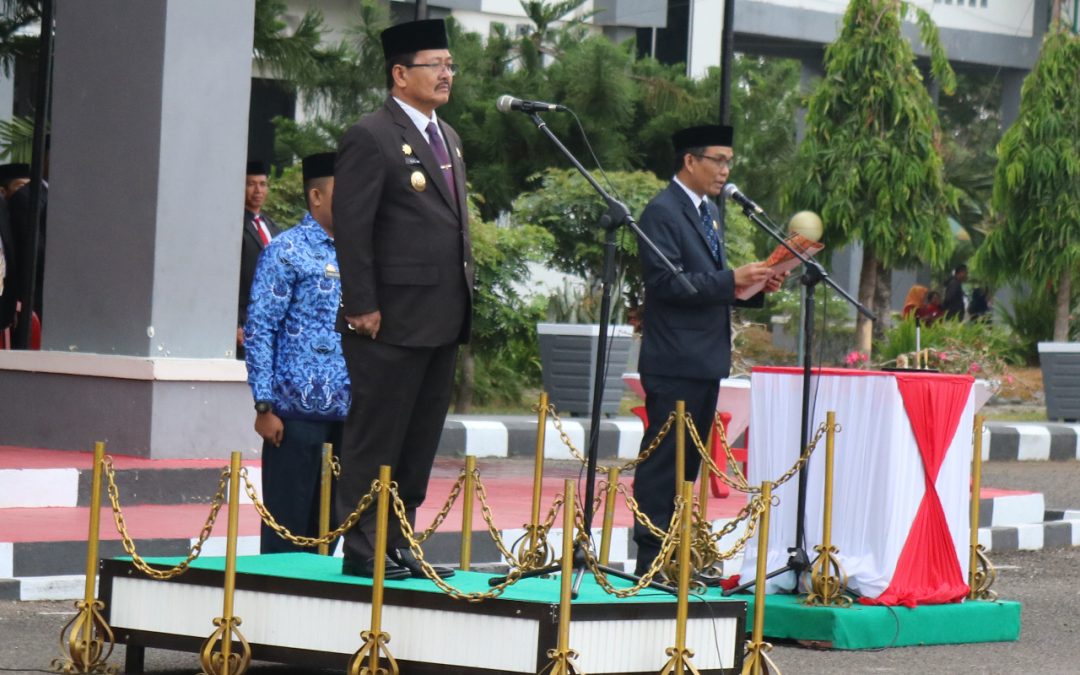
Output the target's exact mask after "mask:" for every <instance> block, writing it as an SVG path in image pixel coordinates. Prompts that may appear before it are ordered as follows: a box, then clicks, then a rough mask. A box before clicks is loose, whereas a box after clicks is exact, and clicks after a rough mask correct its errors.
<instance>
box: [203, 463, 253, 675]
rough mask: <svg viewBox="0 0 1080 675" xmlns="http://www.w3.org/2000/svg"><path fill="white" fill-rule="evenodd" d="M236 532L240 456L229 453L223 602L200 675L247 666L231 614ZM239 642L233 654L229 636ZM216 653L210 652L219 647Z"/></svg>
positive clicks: (247, 654)
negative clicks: (227, 524)
mask: <svg viewBox="0 0 1080 675" xmlns="http://www.w3.org/2000/svg"><path fill="white" fill-rule="evenodd" d="M239 529H240V453H239V452H233V453H232V458H231V462H230V465H229V534H228V538H227V539H226V544H225V600H224V602H223V605H222V610H221V616H219V617H216V618H215V619H214V625H215V626H217V629H216V630H215V631H214V632H213V633H211V634H210V637H208V638H207V639H206V642H204V643H203V647H202V650H201V651H200V652H199V661H200V662H201V663H202V668H203V669H202V672H200V673H199V675H242V674H243V673H244V672H245V671H247V668H248V666H249V665H250V664H251V645H249V644H248V641H247V639H245V638H244V635H243V633H241V632H240V629H239V626H240V623H241V621H240V617H238V616H235V615H234V614H233V596H234V594H235V593H236V536H237V533H238V532H239ZM234 636H235V638H236V639H237V640H238V641H239V643H240V653H238V654H237V653H234V652H233V650H232V647H233V637H234ZM219 645H220V649H219V651H214V647H215V646H219Z"/></svg>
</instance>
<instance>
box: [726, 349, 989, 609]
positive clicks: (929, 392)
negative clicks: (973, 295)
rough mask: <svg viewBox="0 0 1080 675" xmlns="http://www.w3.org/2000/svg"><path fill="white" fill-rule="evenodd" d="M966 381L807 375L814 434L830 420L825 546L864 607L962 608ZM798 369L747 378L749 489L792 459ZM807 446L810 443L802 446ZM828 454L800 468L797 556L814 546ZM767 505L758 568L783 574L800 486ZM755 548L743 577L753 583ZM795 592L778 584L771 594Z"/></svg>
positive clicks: (968, 419) (787, 578)
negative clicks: (801, 541) (802, 505)
mask: <svg viewBox="0 0 1080 675" xmlns="http://www.w3.org/2000/svg"><path fill="white" fill-rule="evenodd" d="M973 382H974V379H973V378H971V377H968V376H964V375H943V374H936V373H907V372H905V373H886V372H877V371H860V370H847V369H816V370H815V371H814V377H813V379H812V381H811V387H810V393H811V420H812V422H811V430H812V431H813V430H816V429H817V427H818V425H820V424H821V422H823V421H824V420H825V415H826V413H827V412H828V411H830V410H832V411H835V412H836V419H837V422H838V423H839V424H840V426H841V428H842V431H841V432H840V433H838V434H837V435H836V460H835V466H834V470H835V476H834V484H833V485H834V488H833V510H832V533H833V537H832V539H833V545H834V546H836V547H837V548H838V549H839V558H840V561H841V563H842V565H843V567H844V569H845V571H846V572H847V574H848V575H849V578H848V584H849V586H850V587H851V588H852V589H853V590H854V591H856V592H858V593H859V594H861V595H862V596H864V602H877V603H880V604H888V605H897V604H901V605H908V606H913V605H916V604H938V603H945V602H957V601H960V600H961V599H962V598H963V597H964V595H965V594H966V592H967V583H966V579H967V561H968V556H967V553H966V552H967V547H968V542H969V536H970V531H969V525H968V521H969V507H970V501H969V499H970V474H971V471H970V469H971V452H972V448H971V436H972V423H973V417H974V410H975V401H974V396H973V392H972V384H973ZM801 406H802V369H799V368H755V369H754V372H753V375H752V384H751V412H750V417H751V420H750V428H751V429H752V430H753V432H754V433H752V434H751V435H750V448H749V476H748V478H749V480H750V482H751V483H755V484H760V482H761V481H763V480H776V479H777V478H779V477H780V475H781V474H783V473H784V471H786V470H787V469H788V468H789V467H790V466H791V465H792V464H794V462H795V460H796V459H797V457H798V455H799V447H798V446H799V436H800V433H799V423H800V418H801ZM811 437H812V436H811ZM824 460H825V445H824V439H822V441H821V443H820V444H819V446H818V448H817V450H815V453H814V456H813V459H812V460H811V462H810V464H809V466H808V469H807V492H806V519H805V522H804V527H805V534H806V541H805V548H806V552H807V554H808V555H809V556H810V557H811V559H812V558H813V557H814V556H815V555H816V553H815V551H814V546H815V545H818V544H820V543H821V528H822V506H823V504H822V502H823V485H824ZM774 494H775V495H776V496H777V497H778V499H779V500H780V503H779V505H777V506H775V507H774V508H773V511H772V516H771V518H770V528H769V529H770V531H769V554H768V556H769V557H768V560H767V568H768V569H769V570H773V569H776V568H779V567H782V566H783V565H784V564H785V563H786V562H787V559H788V555H789V554H788V551H787V549H788V547H790V546H794V545H795V528H796V523H795V519H796V513H797V499H798V481H797V479H792V480H791V481H789V482H788V483H786V484H784V485H783V486H781V487H780V488H778V489H777V490H776V491H775V492H774ZM756 553H757V541H756V537H755V538H754V539H752V540H751V541H750V543H749V544H748V546H747V549H746V554H745V556H744V559H743V567H742V572H741V573H742V576H743V578H744V579H748V578H752V577H753V575H754V571H755V565H756V562H757V555H756ZM793 586H794V577H793V575H791V574H785V575H782V576H779V577H775V578H774V579H773V580H771V581H770V583H769V586H768V587H767V590H769V591H770V592H775V591H777V590H780V589H790V588H792V587H793Z"/></svg>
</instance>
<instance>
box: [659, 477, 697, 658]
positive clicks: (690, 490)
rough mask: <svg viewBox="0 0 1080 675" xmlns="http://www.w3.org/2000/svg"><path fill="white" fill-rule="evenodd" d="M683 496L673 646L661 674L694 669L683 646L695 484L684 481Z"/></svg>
mask: <svg viewBox="0 0 1080 675" xmlns="http://www.w3.org/2000/svg"><path fill="white" fill-rule="evenodd" d="M679 494H680V495H681V496H682V499H683V504H682V515H681V516H680V520H679V553H678V556H679V593H678V604H677V605H676V610H675V646H674V647H668V648H667V650H666V654H667V655H668V656H669V657H670V658H669V659H668V661H667V663H665V664H664V667H663V668H661V669H660V675H668V673H672V674H674V675H683V673H685V672H686V671H687V670H689V671H690V672H692V673H696V672H697V669H696V668H695V667H694V664H693V663H692V662H691V660H690V659H692V658H693V656H694V652H693V651H691V650H689V649H687V648H686V621H687V619H688V618H689V614H690V548H691V542H690V539H691V537H692V536H693V523H692V522H691V519H692V515H693V511H694V484H693V483H691V482H690V481H684V482H683V483H682V486H681V488H680V490H679Z"/></svg>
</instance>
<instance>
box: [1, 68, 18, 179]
mask: <svg viewBox="0 0 1080 675" xmlns="http://www.w3.org/2000/svg"><path fill="white" fill-rule="evenodd" d="M14 70H15V69H14V68H12V71H14ZM14 108H15V73H14V72H12V74H11V77H8V76H7V75H5V74H4V73H3V71H0V120H4V121H5V122H7V121H9V120H10V119H11V116H12V113H13V112H14ZM8 161H11V160H8Z"/></svg>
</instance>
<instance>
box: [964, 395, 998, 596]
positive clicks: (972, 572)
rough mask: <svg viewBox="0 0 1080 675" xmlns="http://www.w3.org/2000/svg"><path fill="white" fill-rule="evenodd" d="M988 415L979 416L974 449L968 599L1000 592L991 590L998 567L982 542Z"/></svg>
mask: <svg viewBox="0 0 1080 675" xmlns="http://www.w3.org/2000/svg"><path fill="white" fill-rule="evenodd" d="M985 423H986V418H985V417H983V416H982V415H976V416H975V429H974V433H973V434H972V435H973V439H972V440H973V451H972V453H971V543H970V547H969V550H970V557H969V558H968V599H969V600H994V599H996V598H997V593H996V592H994V591H992V590H990V587H991V586H993V585H994V581H995V580H996V579H997V570H995V569H994V565H993V563H991V562H990V559H989V558H987V557H986V548H985V547H984V546H982V545H981V544H979V496H980V492H981V490H982V445H983V443H982V441H983V425H984V424H985Z"/></svg>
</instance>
